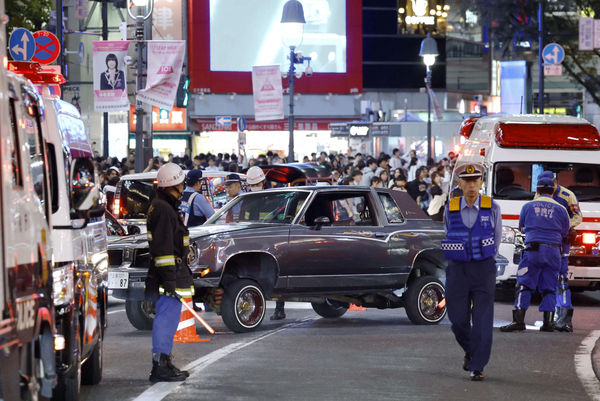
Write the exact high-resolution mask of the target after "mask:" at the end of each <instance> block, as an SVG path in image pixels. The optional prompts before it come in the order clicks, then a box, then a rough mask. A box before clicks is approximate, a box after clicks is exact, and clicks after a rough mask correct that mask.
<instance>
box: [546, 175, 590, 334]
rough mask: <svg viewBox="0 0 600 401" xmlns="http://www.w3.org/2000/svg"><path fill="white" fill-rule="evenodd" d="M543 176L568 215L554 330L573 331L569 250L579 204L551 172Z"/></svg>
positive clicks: (578, 216)
mask: <svg viewBox="0 0 600 401" xmlns="http://www.w3.org/2000/svg"><path fill="white" fill-rule="evenodd" d="M543 176H547V177H550V178H552V179H553V180H554V193H553V194H552V199H554V200H555V201H557V202H558V203H560V204H561V205H563V207H564V208H565V209H566V210H567V213H568V214H569V227H570V228H569V235H568V236H567V238H566V241H563V243H562V249H561V251H562V256H561V262H560V272H559V276H558V287H557V289H556V317H557V319H556V322H555V323H554V329H555V330H558V331H566V332H569V333H570V332H572V331H573V304H572V302H571V290H569V280H568V276H567V274H568V271H569V252H570V250H571V244H570V239H571V238H572V236H574V235H577V233H576V232H575V227H577V226H578V225H579V224H580V223H581V222H582V221H583V216H582V214H581V209H579V202H578V201H577V197H576V196H575V194H574V193H573V192H571V191H570V190H568V189H567V188H565V187H561V186H560V185H559V184H558V180H557V179H556V178H554V173H553V172H552V171H544V173H543Z"/></svg>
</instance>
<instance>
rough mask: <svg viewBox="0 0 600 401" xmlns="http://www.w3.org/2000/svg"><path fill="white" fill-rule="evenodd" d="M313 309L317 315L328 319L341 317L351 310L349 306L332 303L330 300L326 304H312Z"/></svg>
mask: <svg viewBox="0 0 600 401" xmlns="http://www.w3.org/2000/svg"><path fill="white" fill-rule="evenodd" d="M310 304H311V305H312V308H313V310H314V311H315V312H317V314H319V315H320V316H322V317H325V318H328V319H334V318H336V317H341V316H342V315H343V314H344V313H346V311H347V310H348V308H349V305H347V304H342V303H338V302H331V301H329V300H328V299H327V300H325V302H322V303H317V302H311V303H310Z"/></svg>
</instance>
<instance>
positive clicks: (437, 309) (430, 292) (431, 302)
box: [419, 282, 446, 323]
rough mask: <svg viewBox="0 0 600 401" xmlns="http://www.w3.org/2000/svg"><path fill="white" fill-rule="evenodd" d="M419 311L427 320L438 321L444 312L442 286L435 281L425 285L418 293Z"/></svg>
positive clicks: (444, 301)
mask: <svg viewBox="0 0 600 401" xmlns="http://www.w3.org/2000/svg"><path fill="white" fill-rule="evenodd" d="M419 313H420V315H421V316H422V317H423V319H425V320H426V321H428V322H432V323H433V322H439V321H440V320H442V319H443V318H444V315H445V314H446V300H445V292H444V287H443V286H441V285H440V284H438V283H436V282H431V283H429V284H427V285H425V286H424V287H423V288H422V289H421V291H420V293H419Z"/></svg>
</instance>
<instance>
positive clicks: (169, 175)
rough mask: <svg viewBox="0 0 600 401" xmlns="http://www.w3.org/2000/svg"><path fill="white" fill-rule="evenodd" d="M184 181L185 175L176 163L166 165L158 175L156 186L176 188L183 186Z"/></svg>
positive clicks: (159, 170)
mask: <svg viewBox="0 0 600 401" xmlns="http://www.w3.org/2000/svg"><path fill="white" fill-rule="evenodd" d="M183 180H185V174H184V173H183V170H182V169H181V167H179V166H178V165H177V164H175V163H167V164H164V165H163V166H162V167H161V168H159V169H158V173H157V174H156V181H157V184H156V185H157V186H158V187H159V188H168V187H174V186H176V185H179V184H181V183H182V182H183Z"/></svg>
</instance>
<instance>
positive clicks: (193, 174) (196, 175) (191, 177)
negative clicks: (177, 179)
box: [185, 170, 202, 187]
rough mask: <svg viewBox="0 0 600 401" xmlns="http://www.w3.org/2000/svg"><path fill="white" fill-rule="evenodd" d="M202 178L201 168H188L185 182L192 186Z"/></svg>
mask: <svg viewBox="0 0 600 401" xmlns="http://www.w3.org/2000/svg"><path fill="white" fill-rule="evenodd" d="M201 178H202V170H190V171H188V173H187V176H186V177H185V183H186V185H187V186H189V187H191V186H194V185H195V184H196V183H197V182H198V181H200V179H201Z"/></svg>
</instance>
